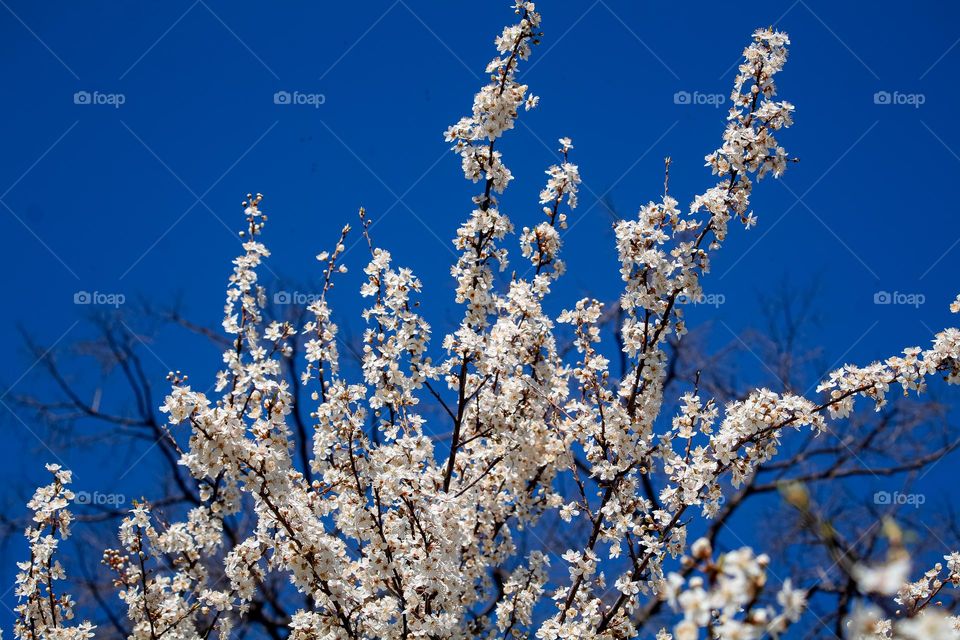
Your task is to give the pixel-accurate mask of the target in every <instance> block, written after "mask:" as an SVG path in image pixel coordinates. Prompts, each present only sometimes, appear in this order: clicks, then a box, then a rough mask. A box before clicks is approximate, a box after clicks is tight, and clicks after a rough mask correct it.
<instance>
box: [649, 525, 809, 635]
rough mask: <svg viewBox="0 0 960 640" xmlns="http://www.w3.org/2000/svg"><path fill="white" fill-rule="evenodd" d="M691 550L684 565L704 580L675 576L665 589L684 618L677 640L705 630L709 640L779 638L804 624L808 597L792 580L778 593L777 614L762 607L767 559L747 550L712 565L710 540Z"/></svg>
mask: <svg viewBox="0 0 960 640" xmlns="http://www.w3.org/2000/svg"><path fill="white" fill-rule="evenodd" d="M690 549H691V553H692V555H693V557H692V558H684V560H685V561H686V562H687V563H688V564H692V565H696V566H697V568H698V569H699V571H700V575H696V576H694V577H691V578H686V579H685V578H684V577H683V576H681V575H680V574H678V573H671V574H669V575H668V576H667V578H666V580H665V581H664V582H663V585H662V587H661V589H662V591H663V592H664V595H665V597H666V598H667V600H668V602H669V603H670V606H671V607H673V609H674V610H676V611H679V612H681V613H682V614H683V619H682V620H681V621H680V622H679V623H677V625H676V626H675V627H674V628H673V639H674V640H697V639H698V638H700V637H701V636H700V634H701V630H705V631H706V634H707V637H708V638H730V639H731V640H732V639H737V640H759V638H765V637H774V638H776V637H779V636H780V635H781V634H783V633H784V632H785V631H786V630H787V628H788V627H789V626H790V624H792V623H794V622H797V621H798V620H799V619H800V616H801V615H802V614H803V611H804V609H805V608H806V603H807V594H806V592H804V591H803V590H801V589H795V588H794V587H793V584H792V583H791V581H790V580H789V579H788V580H786V581H784V583H783V585H782V586H781V587H780V590H779V591H778V592H777V596H776V602H777V604H778V605H779V609H778V608H775V607H774V606H773V605H772V604H770V605H766V606H763V605H760V604H759V596H760V594H761V593H762V592H763V590H764V588H765V587H766V586H767V565H768V564H769V562H770V559H769V558H768V557H767V556H765V555H762V554H761V555H756V554H755V553H754V551H753V550H752V549H750V548H748V547H744V548H741V549H737V550H735V551H730V552H728V553H725V554H723V555H721V556H720V557H718V558H717V559H716V560H713V559H712V549H711V545H710V542H709V541H708V540H707V539H706V538H700V539H698V540H696V541H695V542H694V543H693V544H692V545H691V548H690ZM668 637H669V636H668Z"/></svg>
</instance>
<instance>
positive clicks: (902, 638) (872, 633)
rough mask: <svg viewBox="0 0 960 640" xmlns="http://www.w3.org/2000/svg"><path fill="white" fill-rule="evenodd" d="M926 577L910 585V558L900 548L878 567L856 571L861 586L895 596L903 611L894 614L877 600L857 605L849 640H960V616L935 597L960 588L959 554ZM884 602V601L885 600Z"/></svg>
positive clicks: (866, 590)
mask: <svg viewBox="0 0 960 640" xmlns="http://www.w3.org/2000/svg"><path fill="white" fill-rule="evenodd" d="M943 559H944V560H945V561H946V563H947V566H946V573H944V566H943V564H941V563H939V562H938V563H937V564H936V565H934V566H933V567H932V568H931V569H930V570H928V571H927V572H925V573H924V574H923V576H922V577H921V578H920V579H919V580H917V581H915V582H910V581H909V578H908V575H909V573H910V566H911V562H910V557H909V555H908V554H907V552H906V551H905V550H904V549H902V548H900V547H898V548H896V549H895V550H894V551H893V552H892V553H891V557H890V558H889V559H888V561H887V562H886V563H884V564H882V565H879V566H872V567H867V566H863V565H856V566H854V567H853V571H852V574H853V577H854V578H855V579H856V581H857V585H858V587H859V588H860V589H861V590H862V591H863V592H864V593H869V594H876V595H878V596H889V595H893V594H896V603H897V604H898V605H899V608H898V609H897V610H896V611H894V612H892V614H891V613H889V612H888V611H885V610H884V609H882V608H881V607H880V606H878V605H877V604H875V603H873V602H867V603H858V604H857V606H856V607H855V608H854V610H853V612H852V613H851V614H850V616H848V618H847V619H846V621H845V637H846V638H848V639H849V640H960V616H955V615H950V613H949V612H947V611H945V610H944V609H943V608H941V607H939V606H936V605H935V604H934V603H935V599H936V598H937V596H939V595H940V594H941V592H942V591H943V590H944V589H945V588H947V587H950V588H952V589H957V588H958V587H960V553H957V552H953V553H950V554H948V555H946V556H944V557H943ZM880 602H881V603H882V602H883V601H882V600H881V601H880Z"/></svg>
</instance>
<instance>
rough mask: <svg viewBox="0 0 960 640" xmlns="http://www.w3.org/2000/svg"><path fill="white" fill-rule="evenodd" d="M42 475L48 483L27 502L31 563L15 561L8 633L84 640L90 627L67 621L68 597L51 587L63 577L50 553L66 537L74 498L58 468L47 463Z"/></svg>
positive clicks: (22, 639)
mask: <svg viewBox="0 0 960 640" xmlns="http://www.w3.org/2000/svg"><path fill="white" fill-rule="evenodd" d="M47 471H49V472H50V473H52V474H53V482H52V483H50V484H48V485H46V486H43V487H40V488H39V489H37V490H36V492H35V493H34V494H33V498H32V499H31V500H30V502H28V503H27V507H28V508H29V509H30V510H31V511H33V524H32V525H31V526H30V527H28V528H27V531H26V536H27V542H29V543H30V560H28V561H25V562H18V563H17V567H18V568H19V569H20V571H19V572H18V573H17V583H16V589H15V594H16V596H17V599H18V600H19V601H20V604H18V605H17V606H16V609H15V610H14V612H15V613H16V614H17V620H16V622H15V623H14V627H13V633H14V636H15V637H17V638H19V640H85V639H86V638H92V637H93V631H94V626H93V625H92V624H90V623H89V622H86V621H85V622H81V623H80V624H77V625H74V624H73V623H72V620H73V607H74V601H73V598H72V597H71V596H70V594H68V593H65V592H63V591H62V590H58V589H57V587H56V584H57V583H58V582H61V581H63V580H64V579H66V577H67V575H66V572H65V571H64V569H63V565H61V564H60V561H59V560H57V559H56V558H55V557H54V554H55V553H56V551H57V549H58V547H59V546H60V542H61V541H63V540H66V539H67V538H69V537H70V525H71V523H72V522H73V514H71V513H70V510H69V508H68V507H69V506H70V503H71V502H72V501H73V499H74V497H75V496H74V493H73V491H71V490H70V489H68V488H67V485H69V484H70V483H71V482H72V477H71V473H70V472H69V471H67V470H65V469H61V468H60V465H57V464H48V465H47Z"/></svg>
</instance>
